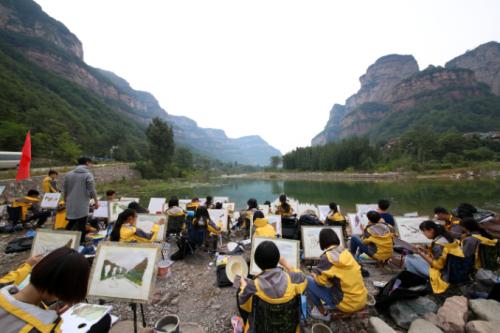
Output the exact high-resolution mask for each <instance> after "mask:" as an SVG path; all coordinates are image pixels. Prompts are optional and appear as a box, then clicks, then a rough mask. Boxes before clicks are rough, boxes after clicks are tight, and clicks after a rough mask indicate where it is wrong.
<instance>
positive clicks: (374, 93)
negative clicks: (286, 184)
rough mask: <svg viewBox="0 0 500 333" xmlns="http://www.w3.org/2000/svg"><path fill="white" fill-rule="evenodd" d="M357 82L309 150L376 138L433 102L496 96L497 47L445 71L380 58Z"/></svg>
mask: <svg viewBox="0 0 500 333" xmlns="http://www.w3.org/2000/svg"><path fill="white" fill-rule="evenodd" d="M360 82H361V88H360V89H359V91H358V92H357V93H356V94H354V95H353V96H351V97H349V98H348V99H347V100H346V103H345V106H344V105H339V104H335V105H334V107H333V109H332V110H331V111H330V119H329V120H328V123H327V124H326V126H325V129H324V130H323V131H322V132H321V133H319V134H318V135H317V136H316V137H314V138H313V139H312V145H321V144H325V143H328V142H332V141H336V140H339V139H342V138H346V137H349V136H354V135H357V136H359V135H366V134H370V136H371V137H372V138H373V137H376V133H375V134H374V133H373V131H374V130H375V129H377V125H378V124H380V123H382V122H384V121H385V120H386V119H388V118H390V117H391V116H394V115H395V114H398V113H404V112H409V111H411V110H413V109H415V108H418V107H420V106H422V105H425V104H429V103H432V102H433V101H447V102H458V101H464V100H470V99H473V98H481V97H485V96H490V95H491V92H493V93H495V94H499V91H500V44H498V43H495V42H491V43H487V44H484V45H481V46H479V47H478V48H476V49H475V50H473V51H469V52H467V53H466V54H464V55H462V56H460V57H457V58H455V59H453V60H452V61H450V62H448V63H447V64H446V67H445V68H443V67H434V66H429V67H428V68H426V69H425V70H422V71H419V69H418V65H417V62H416V61H415V59H414V58H413V57H412V56H408V55H389V56H385V57H382V58H380V59H378V60H377V61H376V62H375V63H374V64H373V65H371V66H370V67H369V68H368V70H367V72H366V74H364V75H363V76H361V78H360ZM400 125H402V126H410V125H411V124H400Z"/></svg>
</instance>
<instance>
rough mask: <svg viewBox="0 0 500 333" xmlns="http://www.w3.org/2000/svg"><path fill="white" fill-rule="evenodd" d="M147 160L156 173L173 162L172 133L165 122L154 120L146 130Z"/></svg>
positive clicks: (158, 119)
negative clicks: (148, 159) (150, 162)
mask: <svg viewBox="0 0 500 333" xmlns="http://www.w3.org/2000/svg"><path fill="white" fill-rule="evenodd" d="M146 137H147V139H148V146H149V158H150V160H151V161H152V162H153V165H154V168H155V169H156V171H158V172H163V171H164V170H165V169H167V168H168V166H169V164H170V163H171V162H172V160H173V156H174V151H175V143H174V132H173V130H172V127H170V126H169V125H168V124H167V123H166V122H164V121H163V120H161V119H160V118H154V119H153V120H152V121H151V123H150V124H149V126H148V128H147V130H146Z"/></svg>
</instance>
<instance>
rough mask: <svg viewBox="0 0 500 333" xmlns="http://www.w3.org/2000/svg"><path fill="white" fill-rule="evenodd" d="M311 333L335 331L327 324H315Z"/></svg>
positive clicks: (331, 332) (330, 332)
mask: <svg viewBox="0 0 500 333" xmlns="http://www.w3.org/2000/svg"><path fill="white" fill-rule="evenodd" d="M311 333H333V331H332V330H331V329H330V327H328V326H326V325H323V324H314V325H313V327H312V330H311Z"/></svg>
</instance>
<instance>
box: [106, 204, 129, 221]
mask: <svg viewBox="0 0 500 333" xmlns="http://www.w3.org/2000/svg"><path fill="white" fill-rule="evenodd" d="M130 202H131V201H110V202H109V221H110V222H113V221H116V219H118V215H120V213H121V212H123V211H124V210H125V209H127V208H128V205H129V204H130Z"/></svg>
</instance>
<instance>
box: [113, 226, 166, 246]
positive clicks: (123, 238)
mask: <svg viewBox="0 0 500 333" xmlns="http://www.w3.org/2000/svg"><path fill="white" fill-rule="evenodd" d="M158 231H160V226H159V225H158V224H154V225H153V227H152V228H151V233H149V234H148V233H146V232H144V231H142V230H141V229H138V228H136V227H134V226H131V225H122V227H121V229H120V242H125V243H152V242H154V241H155V240H156V235H157V234H158Z"/></svg>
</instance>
